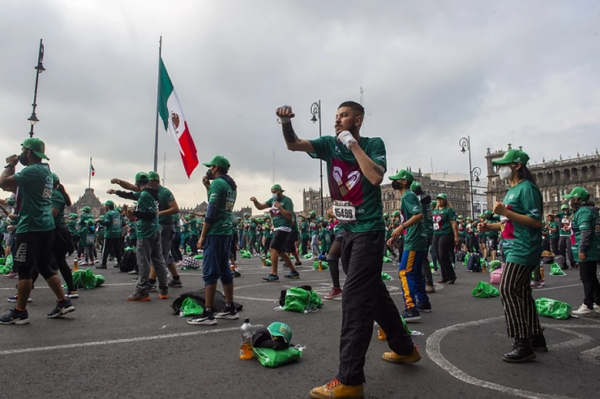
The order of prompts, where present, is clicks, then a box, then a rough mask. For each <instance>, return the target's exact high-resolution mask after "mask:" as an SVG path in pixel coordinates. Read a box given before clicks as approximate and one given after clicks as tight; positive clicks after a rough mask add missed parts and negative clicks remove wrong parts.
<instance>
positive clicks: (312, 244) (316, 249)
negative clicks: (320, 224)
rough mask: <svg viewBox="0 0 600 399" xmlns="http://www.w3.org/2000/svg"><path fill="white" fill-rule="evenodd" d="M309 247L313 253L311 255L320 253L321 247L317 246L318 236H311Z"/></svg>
mask: <svg viewBox="0 0 600 399" xmlns="http://www.w3.org/2000/svg"><path fill="white" fill-rule="evenodd" d="M310 247H311V250H312V253H313V256H319V255H321V249H320V248H319V236H318V235H317V236H312V237H311V239H310Z"/></svg>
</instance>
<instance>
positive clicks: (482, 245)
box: [477, 211, 491, 260]
mask: <svg viewBox="0 0 600 399" xmlns="http://www.w3.org/2000/svg"><path fill="white" fill-rule="evenodd" d="M489 212H490V213H491V211H489ZM485 219H486V218H485V215H484V214H481V215H479V222H478V223H483V222H484V221H485ZM487 237H488V233H486V232H483V231H479V232H478V233H477V242H478V243H479V252H481V254H482V255H483V260H486V259H487V252H488V248H487Z"/></svg>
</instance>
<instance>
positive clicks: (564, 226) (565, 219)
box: [556, 212, 571, 237]
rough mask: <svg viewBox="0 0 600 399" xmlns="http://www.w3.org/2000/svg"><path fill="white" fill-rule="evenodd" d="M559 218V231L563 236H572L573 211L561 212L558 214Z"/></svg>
mask: <svg viewBox="0 0 600 399" xmlns="http://www.w3.org/2000/svg"><path fill="white" fill-rule="evenodd" d="M556 217H557V218H558V223H560V226H559V229H558V230H559V233H560V236H561V237H571V213H570V212H560V213H557V214H556Z"/></svg>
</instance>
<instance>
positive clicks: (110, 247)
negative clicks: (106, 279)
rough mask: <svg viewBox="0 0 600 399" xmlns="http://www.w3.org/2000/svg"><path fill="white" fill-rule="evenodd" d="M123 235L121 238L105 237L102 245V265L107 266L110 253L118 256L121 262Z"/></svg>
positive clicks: (118, 260)
mask: <svg viewBox="0 0 600 399" xmlns="http://www.w3.org/2000/svg"><path fill="white" fill-rule="evenodd" d="M121 247H122V245H121V237H119V238H105V239H104V246H103V247H102V266H106V261H107V260H108V255H110V254H112V255H114V256H115V257H116V258H117V263H121V256H122V255H123V253H122V252H121Z"/></svg>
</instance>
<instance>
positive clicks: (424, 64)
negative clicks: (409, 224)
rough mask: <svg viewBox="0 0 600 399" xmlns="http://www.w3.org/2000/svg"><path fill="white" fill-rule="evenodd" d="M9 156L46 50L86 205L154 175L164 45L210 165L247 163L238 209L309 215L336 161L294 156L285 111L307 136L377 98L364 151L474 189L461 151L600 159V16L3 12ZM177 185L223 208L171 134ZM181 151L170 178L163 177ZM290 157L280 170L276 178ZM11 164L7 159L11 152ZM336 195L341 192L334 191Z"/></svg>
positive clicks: (543, 5) (143, 7) (288, 8)
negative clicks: (464, 141)
mask: <svg viewBox="0 0 600 399" xmlns="http://www.w3.org/2000/svg"><path fill="white" fill-rule="evenodd" d="M0 3H1V6H2V12H0V37H2V39H1V40H0V54H1V57H2V62H1V63H0V114H1V118H0V144H1V145H0V148H1V149H2V151H3V153H4V155H2V156H3V157H4V156H8V155H10V154H12V153H15V152H18V151H20V146H19V145H20V143H21V142H22V140H23V139H25V138H26V137H27V132H28V130H29V123H28V121H27V118H28V117H29V115H30V114H31V100H32V97H33V86H34V79H35V71H34V69H33V67H34V66H35V63H36V60H37V51H38V43H39V39H40V38H43V39H44V44H45V49H46V54H45V59H44V66H45V67H46V71H45V72H44V73H43V74H42V75H41V76H40V84H39V94H38V109H37V115H38V118H39V119H40V122H39V123H38V124H37V125H36V126H35V136H36V137H39V138H41V139H42V140H44V141H45V142H46V150H47V154H48V156H49V157H50V158H51V166H52V169H53V171H55V172H56V173H57V174H59V175H60V177H61V180H62V181H63V182H64V183H65V185H66V187H67V190H68V191H69V193H70V194H71V196H72V197H74V198H77V197H78V196H79V195H81V194H82V193H83V190H84V188H85V187H87V176H88V162H89V157H90V156H93V164H94V167H95V169H96V177H94V178H93V179H92V186H93V187H94V188H95V189H96V193H97V194H98V195H99V196H100V198H101V199H102V200H105V199H107V198H108V196H107V195H106V194H105V193H106V190H107V189H108V188H110V179H111V178H112V177H119V178H121V179H125V180H130V181H131V180H133V177H134V175H135V173H136V172H138V171H140V170H146V171H147V170H150V169H151V168H152V161H153V152H154V149H153V147H154V123H155V115H156V114H155V112H156V83H157V57H158V40H159V37H160V35H161V34H162V35H163V60H164V62H165V65H166V67H167V69H168V72H169V74H170V76H171V79H172V81H173V84H174V86H175V89H176V90H177V93H178V95H179V99H180V101H181V103H182V106H183V109H184V112H185V116H186V119H187V121H188V126H189V128H190V131H191V133H192V135H193V137H194V140H195V143H196V147H197V148H198V156H199V158H200V161H201V162H202V161H207V160H210V159H211V158H212V156H213V155H215V154H222V155H225V156H227V157H228V158H229V159H230V161H231V165H232V167H231V172H230V173H231V175H232V177H233V178H234V179H235V180H236V181H237V183H238V185H239V189H238V201H237V204H236V208H239V207H240V206H243V205H246V204H250V201H249V200H248V199H249V197H250V196H253V195H254V196H257V197H258V198H259V199H262V200H266V199H267V198H269V197H270V192H269V189H270V186H271V184H272V183H273V171H274V174H275V181H276V182H277V183H280V184H281V185H282V186H283V187H284V188H285V189H286V193H287V194H288V195H289V196H291V197H292V199H293V200H294V202H295V207H296V208H297V209H300V208H301V207H302V195H301V192H302V189H303V188H305V187H311V186H312V187H315V188H316V187H318V185H319V163H318V161H315V160H312V159H310V158H309V157H308V156H306V155H304V154H299V153H291V152H287V151H286V149H285V145H284V142H283V139H282V137H281V132H280V126H279V125H278V124H277V121H276V117H275V115H274V110H275V108H276V107H277V106H278V105H281V104H289V105H291V106H292V107H293V108H294V110H295V112H296V115H297V117H296V119H295V120H294V123H295V126H296V131H297V133H298V135H299V136H300V137H302V138H313V137H316V136H318V125H316V124H312V123H311V122H310V118H311V114H310V105H311V104H312V103H313V102H314V101H317V100H319V99H320V100H321V101H322V111H323V134H324V135H330V134H334V131H333V125H334V116H335V111H336V108H337V106H338V105H339V104H340V103H341V102H342V101H345V100H355V101H358V100H359V99H360V87H361V86H362V87H363V90H364V99H363V104H364V106H365V108H366V110H367V115H366V121H365V129H364V131H363V135H366V136H380V137H382V138H383V140H384V141H385V143H386V146H387V153H388V169H389V170H390V171H391V170H395V169H396V168H405V167H407V166H411V167H412V169H413V170H417V169H418V168H419V167H420V168H422V170H423V172H431V170H432V167H433V170H434V171H435V172H443V171H448V172H450V173H455V172H458V173H468V160H467V156H466V155H463V154H461V152H460V147H459V146H458V140H459V139H460V137H462V136H465V135H470V136H471V141H472V150H473V163H474V165H473V166H479V167H481V168H482V169H483V170H485V159H484V158H483V156H484V155H485V151H486V148H487V147H491V148H492V150H495V149H503V148H506V145H507V143H509V142H510V143H513V145H515V146H518V145H522V146H523V148H524V150H526V151H527V152H528V153H529V155H530V156H531V158H532V160H533V161H537V162H540V161H541V160H542V157H545V158H546V160H548V159H552V158H558V156H559V154H562V156H563V158H565V157H568V156H575V155H576V154H577V152H578V151H579V152H581V153H582V154H583V153H592V152H593V151H595V148H596V146H598V137H600V113H599V112H598V110H599V106H600V74H599V73H598V71H600V62H599V61H600V53H599V52H598V48H599V44H600V37H599V35H598V34H599V32H600V3H598V2H596V1H548V0H544V1H532V0H529V1H521V0H517V1H495V2H492V1H476V0H472V1H424V2H414V1H376V0H371V1H364V0H363V1H352V0H346V1H322V0H314V1H311V0H304V1H300V0H297V1H284V0H279V1H268V0H265V1H259V0H252V1H244V0H237V1H228V0H219V1H217V0H213V1H200V0H188V1H183V0H182V1H176V0H171V1H152V0H144V1H141V0H101V1H95V0H45V1H44V0H37V1H36V0H30V1H21V0H2V1H1V2H0ZM159 147H160V148H159V154H160V155H159V173H160V174H161V175H162V174H163V170H164V169H163V168H166V186H167V187H169V188H171V190H172V191H173V192H174V194H175V197H176V199H177V201H178V202H179V204H180V206H193V205H195V204H196V203H200V202H202V201H204V200H205V199H206V193H205V190H204V189H203V187H202V185H201V178H202V175H203V174H204V172H205V168H204V167H202V166H201V165H200V166H199V167H198V168H197V169H196V171H195V172H194V174H193V175H192V178H191V179H190V180H188V179H187V177H186V175H185V173H184V170H183V167H182V164H181V160H180V158H179V154H178V151H177V147H176V146H175V144H174V142H173V141H172V139H171V138H170V137H169V136H168V135H167V134H166V133H165V132H164V131H163V130H162V129H161V130H160V139H159ZM165 152H166V158H167V161H166V166H165V164H164V162H163V158H164V154H165ZM273 154H275V163H274V165H275V166H274V167H273ZM0 155H1V154H0ZM325 187H327V183H326V182H325Z"/></svg>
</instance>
